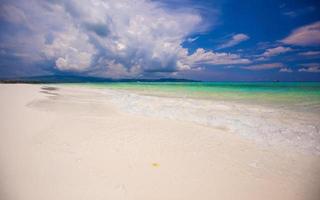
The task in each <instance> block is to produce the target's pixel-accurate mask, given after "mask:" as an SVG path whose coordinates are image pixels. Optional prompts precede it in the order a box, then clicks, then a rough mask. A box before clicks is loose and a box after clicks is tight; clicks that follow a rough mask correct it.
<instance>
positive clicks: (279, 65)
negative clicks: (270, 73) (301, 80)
mask: <svg viewBox="0 0 320 200" xmlns="http://www.w3.org/2000/svg"><path fill="white" fill-rule="evenodd" d="M241 68H242V69H247V70H253V71H259V70H269V69H276V68H284V66H283V64H282V63H267V64H255V65H249V66H245V67H241Z"/></svg>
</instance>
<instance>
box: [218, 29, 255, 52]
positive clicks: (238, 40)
mask: <svg viewBox="0 0 320 200" xmlns="http://www.w3.org/2000/svg"><path fill="white" fill-rule="evenodd" d="M249 39H250V37H249V36H248V35H245V34H243V33H239V34H236V35H233V36H232V38H231V39H230V40H228V41H227V42H225V43H224V44H222V45H220V47H219V49H223V48H227V47H232V46H235V45H237V44H239V43H241V42H244V41H246V40H249Z"/></svg>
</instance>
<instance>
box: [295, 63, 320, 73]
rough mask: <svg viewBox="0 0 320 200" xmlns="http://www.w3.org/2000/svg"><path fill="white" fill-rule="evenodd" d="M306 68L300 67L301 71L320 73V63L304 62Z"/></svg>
mask: <svg viewBox="0 0 320 200" xmlns="http://www.w3.org/2000/svg"><path fill="white" fill-rule="evenodd" d="M301 66H304V68H300V69H299V70H298V71H299V72H309V73H319V72H320V64H319V63H307V64H302V65H301Z"/></svg>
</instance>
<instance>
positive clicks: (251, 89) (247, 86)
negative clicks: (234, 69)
mask: <svg viewBox="0 0 320 200" xmlns="http://www.w3.org/2000/svg"><path fill="white" fill-rule="evenodd" d="M87 85H88V86H91V87H98V88H113V89H123V90H133V91H135V92H138V93H140V94H147V95H158V96H171V97H189V98H197V99H199V98H200V99H209V100H218V101H231V102H237V103H243V104H254V105H268V106H274V107H285V108H288V109H294V110H298V111H306V112H316V113H317V112H318V113H320V82H178V83H172V82H161V83H157V82H148V83H143V82H141V83H94V84H87Z"/></svg>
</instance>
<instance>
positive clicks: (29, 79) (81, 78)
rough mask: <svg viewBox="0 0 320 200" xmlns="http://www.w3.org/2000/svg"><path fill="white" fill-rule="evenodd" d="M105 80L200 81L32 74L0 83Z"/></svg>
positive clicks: (6, 79)
mask: <svg viewBox="0 0 320 200" xmlns="http://www.w3.org/2000/svg"><path fill="white" fill-rule="evenodd" d="M107 82H111V83H113V82H201V81H197V80H190V79H175V78H159V79H111V78H102V77H90V76H63V75H50V76H32V77H18V78H3V79H0V83H11V84H12V83H29V84H41V83H107Z"/></svg>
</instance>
